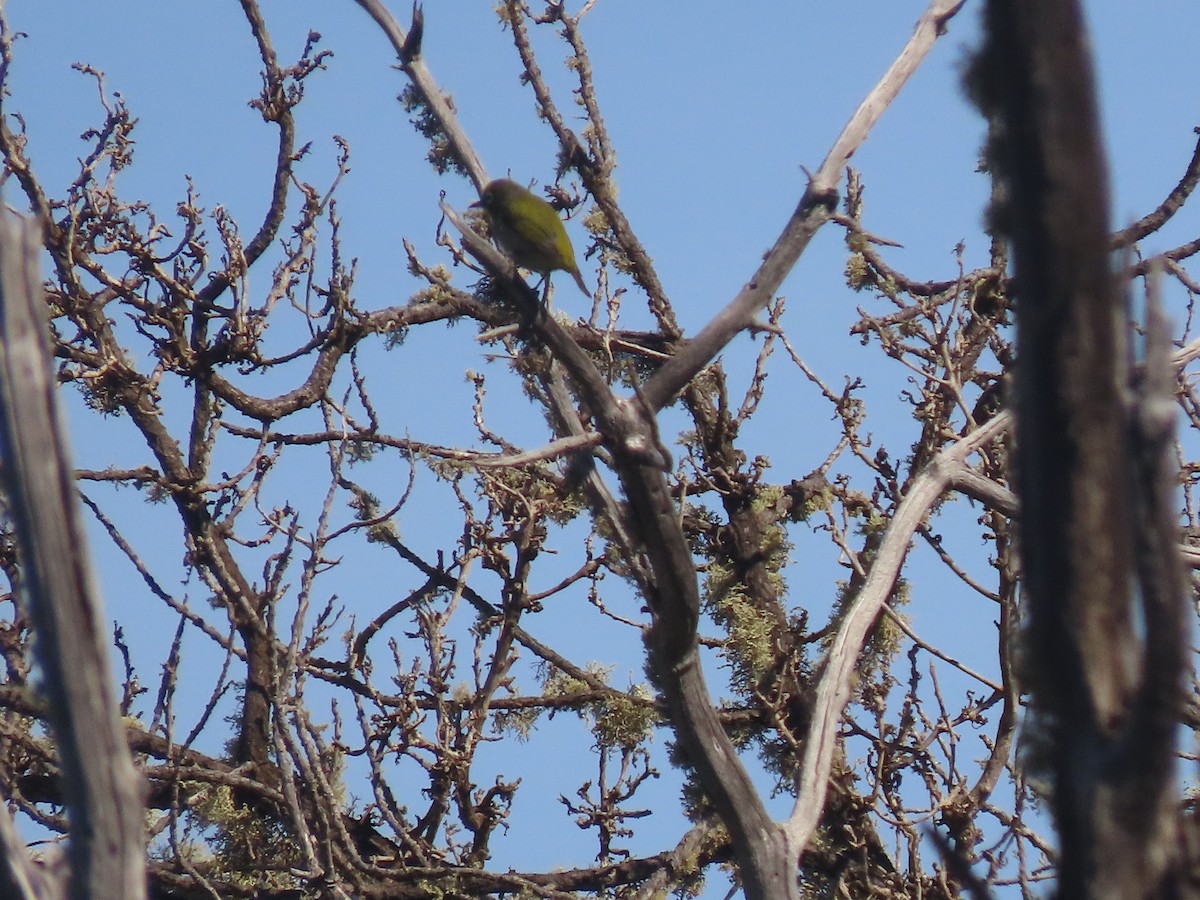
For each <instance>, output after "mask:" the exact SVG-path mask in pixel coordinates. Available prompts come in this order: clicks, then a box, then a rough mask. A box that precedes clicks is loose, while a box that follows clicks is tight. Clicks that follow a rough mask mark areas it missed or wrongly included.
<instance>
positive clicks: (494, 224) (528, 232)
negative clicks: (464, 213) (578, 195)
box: [471, 178, 592, 297]
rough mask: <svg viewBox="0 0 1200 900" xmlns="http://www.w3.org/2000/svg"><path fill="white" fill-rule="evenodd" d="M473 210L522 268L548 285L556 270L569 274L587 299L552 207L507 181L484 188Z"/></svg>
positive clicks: (582, 282)
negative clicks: (485, 219) (483, 215)
mask: <svg viewBox="0 0 1200 900" xmlns="http://www.w3.org/2000/svg"><path fill="white" fill-rule="evenodd" d="M471 207H472V208H473V209H482V210H483V211H484V212H485V213H487V217H488V222H489V224H490V225H491V231H492V239H493V240H494V241H495V242H496V244H497V245H498V246H499V247H500V249H501V250H503V251H504V252H505V253H507V254H508V255H509V256H511V257H512V259H513V262H515V263H516V264H517V265H518V266H520V267H521V268H523V269H528V270H529V271H531V272H537V273H538V274H540V275H541V276H542V278H543V279H545V280H546V282H547V283H548V282H549V280H550V273H551V272H553V271H555V270H560V271H563V272H569V273H570V274H571V277H572V278H574V279H575V283H576V284H577V285H579V289H580V290H581V291H583V294H584V296H585V297H590V296H591V295H592V292H591V291H589V290H588V287H587V285H586V284H585V283H584V281H583V275H581V274H580V272H579V266H578V264H577V263H576V262H575V248H574V247H572V246H571V239H570V238H569V237H567V229H566V228H564V227H563V223H562V219H560V218H559V217H558V212H557V210H555V208H554V207H553V206H551V205H550V204H549V203H547V202H546V201H545V200H543V199H542V198H541V197H539V196H537V195H536V194H534V193H533V192H532V191H530V190H528V189H526V188H524V187H522V186H521V185H519V184H517V183H516V182H515V181H513V180H511V179H509V178H497V179H496V180H495V181H489V182H488V183H487V184H486V185H484V188H483V191H482V192H481V193H480V195H479V200H478V202H476V203H472V204H471Z"/></svg>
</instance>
